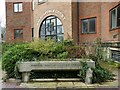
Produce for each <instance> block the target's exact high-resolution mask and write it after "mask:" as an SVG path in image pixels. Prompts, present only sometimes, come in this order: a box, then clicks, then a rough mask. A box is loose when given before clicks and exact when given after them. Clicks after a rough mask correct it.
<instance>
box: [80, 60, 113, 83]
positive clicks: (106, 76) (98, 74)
mask: <svg viewBox="0 0 120 90" xmlns="http://www.w3.org/2000/svg"><path fill="white" fill-rule="evenodd" d="M95 66H96V67H95V68H92V70H93V78H92V83H101V82H105V81H107V80H113V76H114V75H113V74H112V73H111V72H109V71H108V70H106V69H104V68H102V67H101V66H100V65H99V63H98V62H96V65H95ZM88 68H89V67H88V66H87V63H86V62H83V63H82V68H81V69H80V73H79V75H78V76H79V77H81V78H82V81H83V82H85V78H86V71H87V70H88Z"/></svg>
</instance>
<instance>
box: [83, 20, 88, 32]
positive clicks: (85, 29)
mask: <svg viewBox="0 0 120 90" xmlns="http://www.w3.org/2000/svg"><path fill="white" fill-rule="evenodd" d="M87 32H88V20H83V21H82V33H87Z"/></svg>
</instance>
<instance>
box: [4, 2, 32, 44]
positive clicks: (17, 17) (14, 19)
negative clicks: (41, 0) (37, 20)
mask: <svg viewBox="0 0 120 90" xmlns="http://www.w3.org/2000/svg"><path fill="white" fill-rule="evenodd" d="M13 3H16V2H6V41H7V42H11V41H13V42H14V41H31V40H32V28H33V11H32V9H31V8H32V4H31V2H23V11H22V12H14V11H13V10H14V7H13ZM15 29H22V30H23V38H22V39H14V30H15Z"/></svg>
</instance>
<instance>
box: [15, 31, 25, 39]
mask: <svg viewBox="0 0 120 90" xmlns="http://www.w3.org/2000/svg"><path fill="white" fill-rule="evenodd" d="M14 38H23V30H15V32H14Z"/></svg>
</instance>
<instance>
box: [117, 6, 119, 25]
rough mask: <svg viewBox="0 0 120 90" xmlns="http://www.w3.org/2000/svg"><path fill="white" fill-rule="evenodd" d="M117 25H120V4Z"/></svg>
mask: <svg viewBox="0 0 120 90" xmlns="http://www.w3.org/2000/svg"><path fill="white" fill-rule="evenodd" d="M117 27H120V6H119V7H118V9H117Z"/></svg>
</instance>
